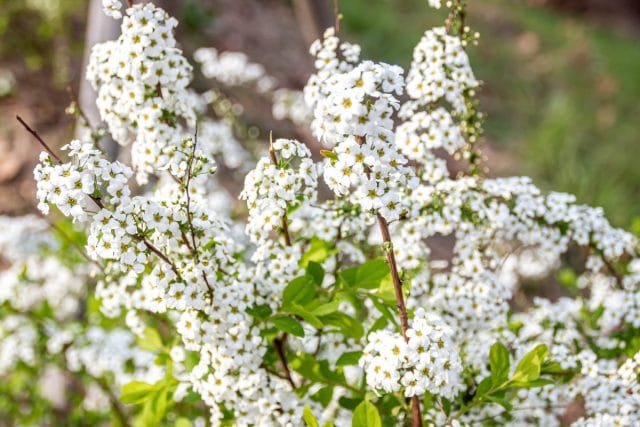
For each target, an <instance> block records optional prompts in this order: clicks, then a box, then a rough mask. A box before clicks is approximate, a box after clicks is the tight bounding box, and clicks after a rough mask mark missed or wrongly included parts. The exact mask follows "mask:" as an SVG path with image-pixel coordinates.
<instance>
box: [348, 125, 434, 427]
mask: <svg viewBox="0 0 640 427" xmlns="http://www.w3.org/2000/svg"><path fill="white" fill-rule="evenodd" d="M356 140H357V141H358V144H360V145H363V144H364V143H365V142H366V139H365V137H363V136H356ZM365 173H366V174H367V177H369V176H370V171H369V170H368V169H367V170H365ZM376 219H377V220H378V228H379V229H380V234H382V242H383V245H384V254H385V256H386V258H387V263H388V264H389V270H390V272H391V280H392V281H393V291H394V293H395V297H396V305H397V307H398V314H399V315H400V331H401V332H402V338H404V341H405V342H408V341H409V339H408V337H407V330H408V329H409V316H408V315H407V307H406V305H405V303H404V294H403V293H402V281H401V280H400V274H399V273H398V264H397V262H396V256H395V254H394V252H393V241H392V240H391V233H390V232H389V223H388V222H387V220H386V219H385V218H384V217H383V216H382V215H380V213H379V212H376ZM411 425H412V427H422V414H421V413H420V398H419V397H418V396H413V397H412V398H411Z"/></svg>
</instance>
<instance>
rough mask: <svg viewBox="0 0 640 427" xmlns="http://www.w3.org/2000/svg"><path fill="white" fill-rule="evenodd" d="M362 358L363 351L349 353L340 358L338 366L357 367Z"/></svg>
mask: <svg viewBox="0 0 640 427" xmlns="http://www.w3.org/2000/svg"><path fill="white" fill-rule="evenodd" d="M361 357H362V352H361V351H348V352H346V353H343V354H342V355H341V356H340V357H339V358H338V361H337V362H336V366H347V365H357V364H358V361H359V360H360V358H361Z"/></svg>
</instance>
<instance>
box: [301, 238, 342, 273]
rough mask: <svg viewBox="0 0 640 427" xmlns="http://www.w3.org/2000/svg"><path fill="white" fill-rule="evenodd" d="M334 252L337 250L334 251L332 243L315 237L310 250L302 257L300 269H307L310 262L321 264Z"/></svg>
mask: <svg viewBox="0 0 640 427" xmlns="http://www.w3.org/2000/svg"><path fill="white" fill-rule="evenodd" d="M334 251H335V249H332V246H331V244H330V243H328V242H325V241H324V240H322V239H318V238H317V237H314V238H313V239H311V243H310V245H309V249H307V251H306V252H305V253H304V254H302V257H301V258H300V267H302V268H306V267H307V265H308V264H309V262H310V261H314V262H317V263H319V264H321V263H322V262H324V261H325V260H326V259H327V258H329V256H330V255H331V254H332V253H333V252H334Z"/></svg>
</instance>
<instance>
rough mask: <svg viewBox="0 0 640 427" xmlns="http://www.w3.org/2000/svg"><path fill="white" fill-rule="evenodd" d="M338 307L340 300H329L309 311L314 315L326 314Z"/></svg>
mask: <svg viewBox="0 0 640 427" xmlns="http://www.w3.org/2000/svg"><path fill="white" fill-rule="evenodd" d="M339 307H340V301H331V302H328V303H326V304H322V305H319V306H318V307H316V308H314V309H313V310H311V313H313V314H314V315H316V316H326V315H327V314H331V313H334V312H336V311H338V308H339Z"/></svg>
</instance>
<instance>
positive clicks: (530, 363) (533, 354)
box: [511, 344, 549, 386]
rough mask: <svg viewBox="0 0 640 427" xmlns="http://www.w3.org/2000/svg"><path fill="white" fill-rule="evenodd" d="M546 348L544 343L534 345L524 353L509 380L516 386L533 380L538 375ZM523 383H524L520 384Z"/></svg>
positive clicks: (545, 354)
mask: <svg viewBox="0 0 640 427" xmlns="http://www.w3.org/2000/svg"><path fill="white" fill-rule="evenodd" d="M548 351H549V350H548V348H547V346H546V345H544V344H539V345H537V346H535V347H534V348H533V349H532V350H531V351H530V352H529V353H527V354H525V355H524V356H523V357H522V359H521V360H520V362H518V365H517V366H516V370H515V372H514V373H513V377H512V378H511V381H513V382H514V383H516V384H515V385H517V386H522V385H526V383H529V382H531V381H535V380H537V379H538V378H539V377H540V370H541V368H542V363H543V362H544V358H545V357H546V356H547V352H548ZM522 383H524V384H522Z"/></svg>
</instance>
